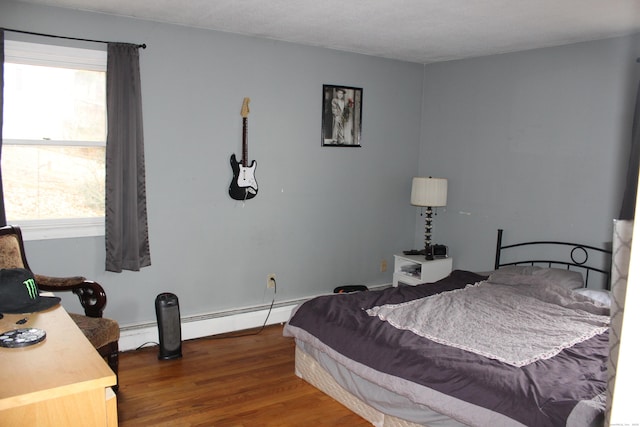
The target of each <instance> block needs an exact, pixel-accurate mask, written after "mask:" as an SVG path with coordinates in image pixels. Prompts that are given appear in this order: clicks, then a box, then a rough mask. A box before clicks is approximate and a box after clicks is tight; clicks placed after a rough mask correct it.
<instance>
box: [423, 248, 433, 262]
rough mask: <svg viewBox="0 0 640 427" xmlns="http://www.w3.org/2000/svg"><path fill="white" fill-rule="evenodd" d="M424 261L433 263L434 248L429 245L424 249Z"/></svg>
mask: <svg viewBox="0 0 640 427" xmlns="http://www.w3.org/2000/svg"><path fill="white" fill-rule="evenodd" d="M424 259H426V260H429V261H433V259H434V258H433V246H431V245H429V246H427V247H426V248H425V249H424Z"/></svg>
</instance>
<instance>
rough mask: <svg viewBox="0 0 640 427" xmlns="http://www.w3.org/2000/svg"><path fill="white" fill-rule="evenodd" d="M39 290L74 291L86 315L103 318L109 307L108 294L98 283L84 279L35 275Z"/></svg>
mask: <svg viewBox="0 0 640 427" xmlns="http://www.w3.org/2000/svg"><path fill="white" fill-rule="evenodd" d="M34 276H35V279H36V283H37V284H38V288H39V289H41V290H43V291H49V292H59V291H72V292H73V293H74V294H76V295H77V296H78V299H80V304H82V307H83V308H84V313H85V315H87V316H89V317H102V313H103V311H104V307H105V306H106V305H107V294H106V293H105V292H104V288H103V287H102V286H101V285H100V284H99V283H97V282H93V281H91V280H86V279H85V278H84V277H81V276H75V277H51V276H42V275H39V274H35V275H34Z"/></svg>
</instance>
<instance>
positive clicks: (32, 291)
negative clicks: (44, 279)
mask: <svg viewBox="0 0 640 427" xmlns="http://www.w3.org/2000/svg"><path fill="white" fill-rule="evenodd" d="M22 284H23V285H25V286H26V287H27V290H28V291H29V298H31V299H36V298H37V297H38V286H37V285H36V281H35V280H33V279H27V280H25V281H24V282H22Z"/></svg>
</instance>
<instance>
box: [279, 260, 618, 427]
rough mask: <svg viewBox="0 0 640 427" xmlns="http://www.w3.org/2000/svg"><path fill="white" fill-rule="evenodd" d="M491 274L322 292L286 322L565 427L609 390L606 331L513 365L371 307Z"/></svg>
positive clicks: (417, 379) (434, 385)
mask: <svg viewBox="0 0 640 427" xmlns="http://www.w3.org/2000/svg"><path fill="white" fill-rule="evenodd" d="M485 278H486V277H485V276H480V275H477V274H475V273H471V272H466V271H454V272H453V273H452V274H451V275H450V276H449V277H447V278H445V279H442V280H440V281H438V282H436V283H433V284H425V285H419V286H412V287H409V286H403V287H398V288H388V289H385V290H382V291H368V292H359V293H353V294H346V295H345V294H342V295H328V296H323V297H317V298H314V299H312V300H310V301H307V302H306V303H304V304H303V305H302V306H300V307H299V308H298V310H297V311H296V313H295V314H294V315H293V316H292V318H291V319H290V321H289V323H288V325H291V326H292V327H294V328H300V329H302V330H304V331H306V332H307V333H309V334H310V335H312V336H314V337H316V338H317V339H318V340H320V341H321V342H322V343H324V344H325V345H327V346H329V347H331V348H332V349H334V350H335V351H337V352H338V353H340V354H342V355H344V356H346V357H347V358H349V359H352V360H354V361H356V362H359V363H361V364H364V365H366V366H369V367H370V368H372V369H374V370H376V371H379V372H383V373H385V374H389V375H393V376H397V377H400V378H404V379H407V380H410V381H412V382H414V383H417V384H420V385H422V386H425V387H429V388H431V389H434V390H437V391H439V392H442V393H445V394H447V395H450V396H453V397H455V398H457V399H461V400H463V401H466V402H469V403H472V404H474V405H478V406H481V407H484V408H487V409H489V410H491V411H494V412H497V413H500V414H503V415H505V416H507V417H510V418H512V419H514V420H516V421H518V422H520V423H522V424H525V425H527V426H564V425H566V421H567V417H568V416H569V414H570V413H571V412H572V410H573V409H574V407H575V406H576V404H577V403H578V402H580V401H588V400H591V399H594V398H595V397H596V396H597V395H600V394H602V393H604V391H605V390H606V380H607V375H606V374H607V372H606V362H607V357H608V353H609V346H608V334H607V333H604V334H600V335H597V336H595V337H593V338H591V339H588V340H586V341H584V342H581V343H579V344H576V345H575V346H573V347H571V348H568V349H565V350H563V351H562V352H560V353H559V354H558V355H556V356H554V357H553V358H551V359H547V360H540V361H537V362H534V363H532V364H530V365H527V366H524V367H514V366H511V365H508V364H505V363H501V362H498V361H495V360H492V359H488V358H486V357H483V356H480V355H477V354H474V353H470V352H467V351H464V350H460V349H457V348H453V347H449V346H446V345H442V344H438V343H436V342H433V341H430V340H428V339H425V338H422V337H419V336H417V335H415V334H414V333H412V332H410V331H402V330H398V329H396V328H394V327H393V326H391V325H389V324H388V323H387V322H383V321H381V320H380V319H378V318H377V317H371V316H369V315H367V313H366V312H365V310H367V309H369V308H372V307H375V306H380V305H383V304H395V303H401V302H406V301H411V300H414V299H417V298H423V297H425V296H429V295H433V294H435V293H439V292H444V291H448V290H453V289H458V288H462V287H464V286H465V285H467V284H470V283H476V282H478V281H481V280H484V279H485ZM294 328H292V329H294ZM285 333H288V332H287V331H286V329H285ZM291 335H294V334H291Z"/></svg>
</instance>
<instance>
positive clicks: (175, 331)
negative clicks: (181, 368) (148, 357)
mask: <svg viewBox="0 0 640 427" xmlns="http://www.w3.org/2000/svg"><path fill="white" fill-rule="evenodd" d="M156 317H157V319H158V338H159V339H160V351H159V353H158V359H160V360H171V359H177V358H179V357H182V333H181V330H180V306H179V304H178V297H177V296H176V295H175V294H172V293H169V292H164V293H161V294H159V295H158V296H157V297H156Z"/></svg>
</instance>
